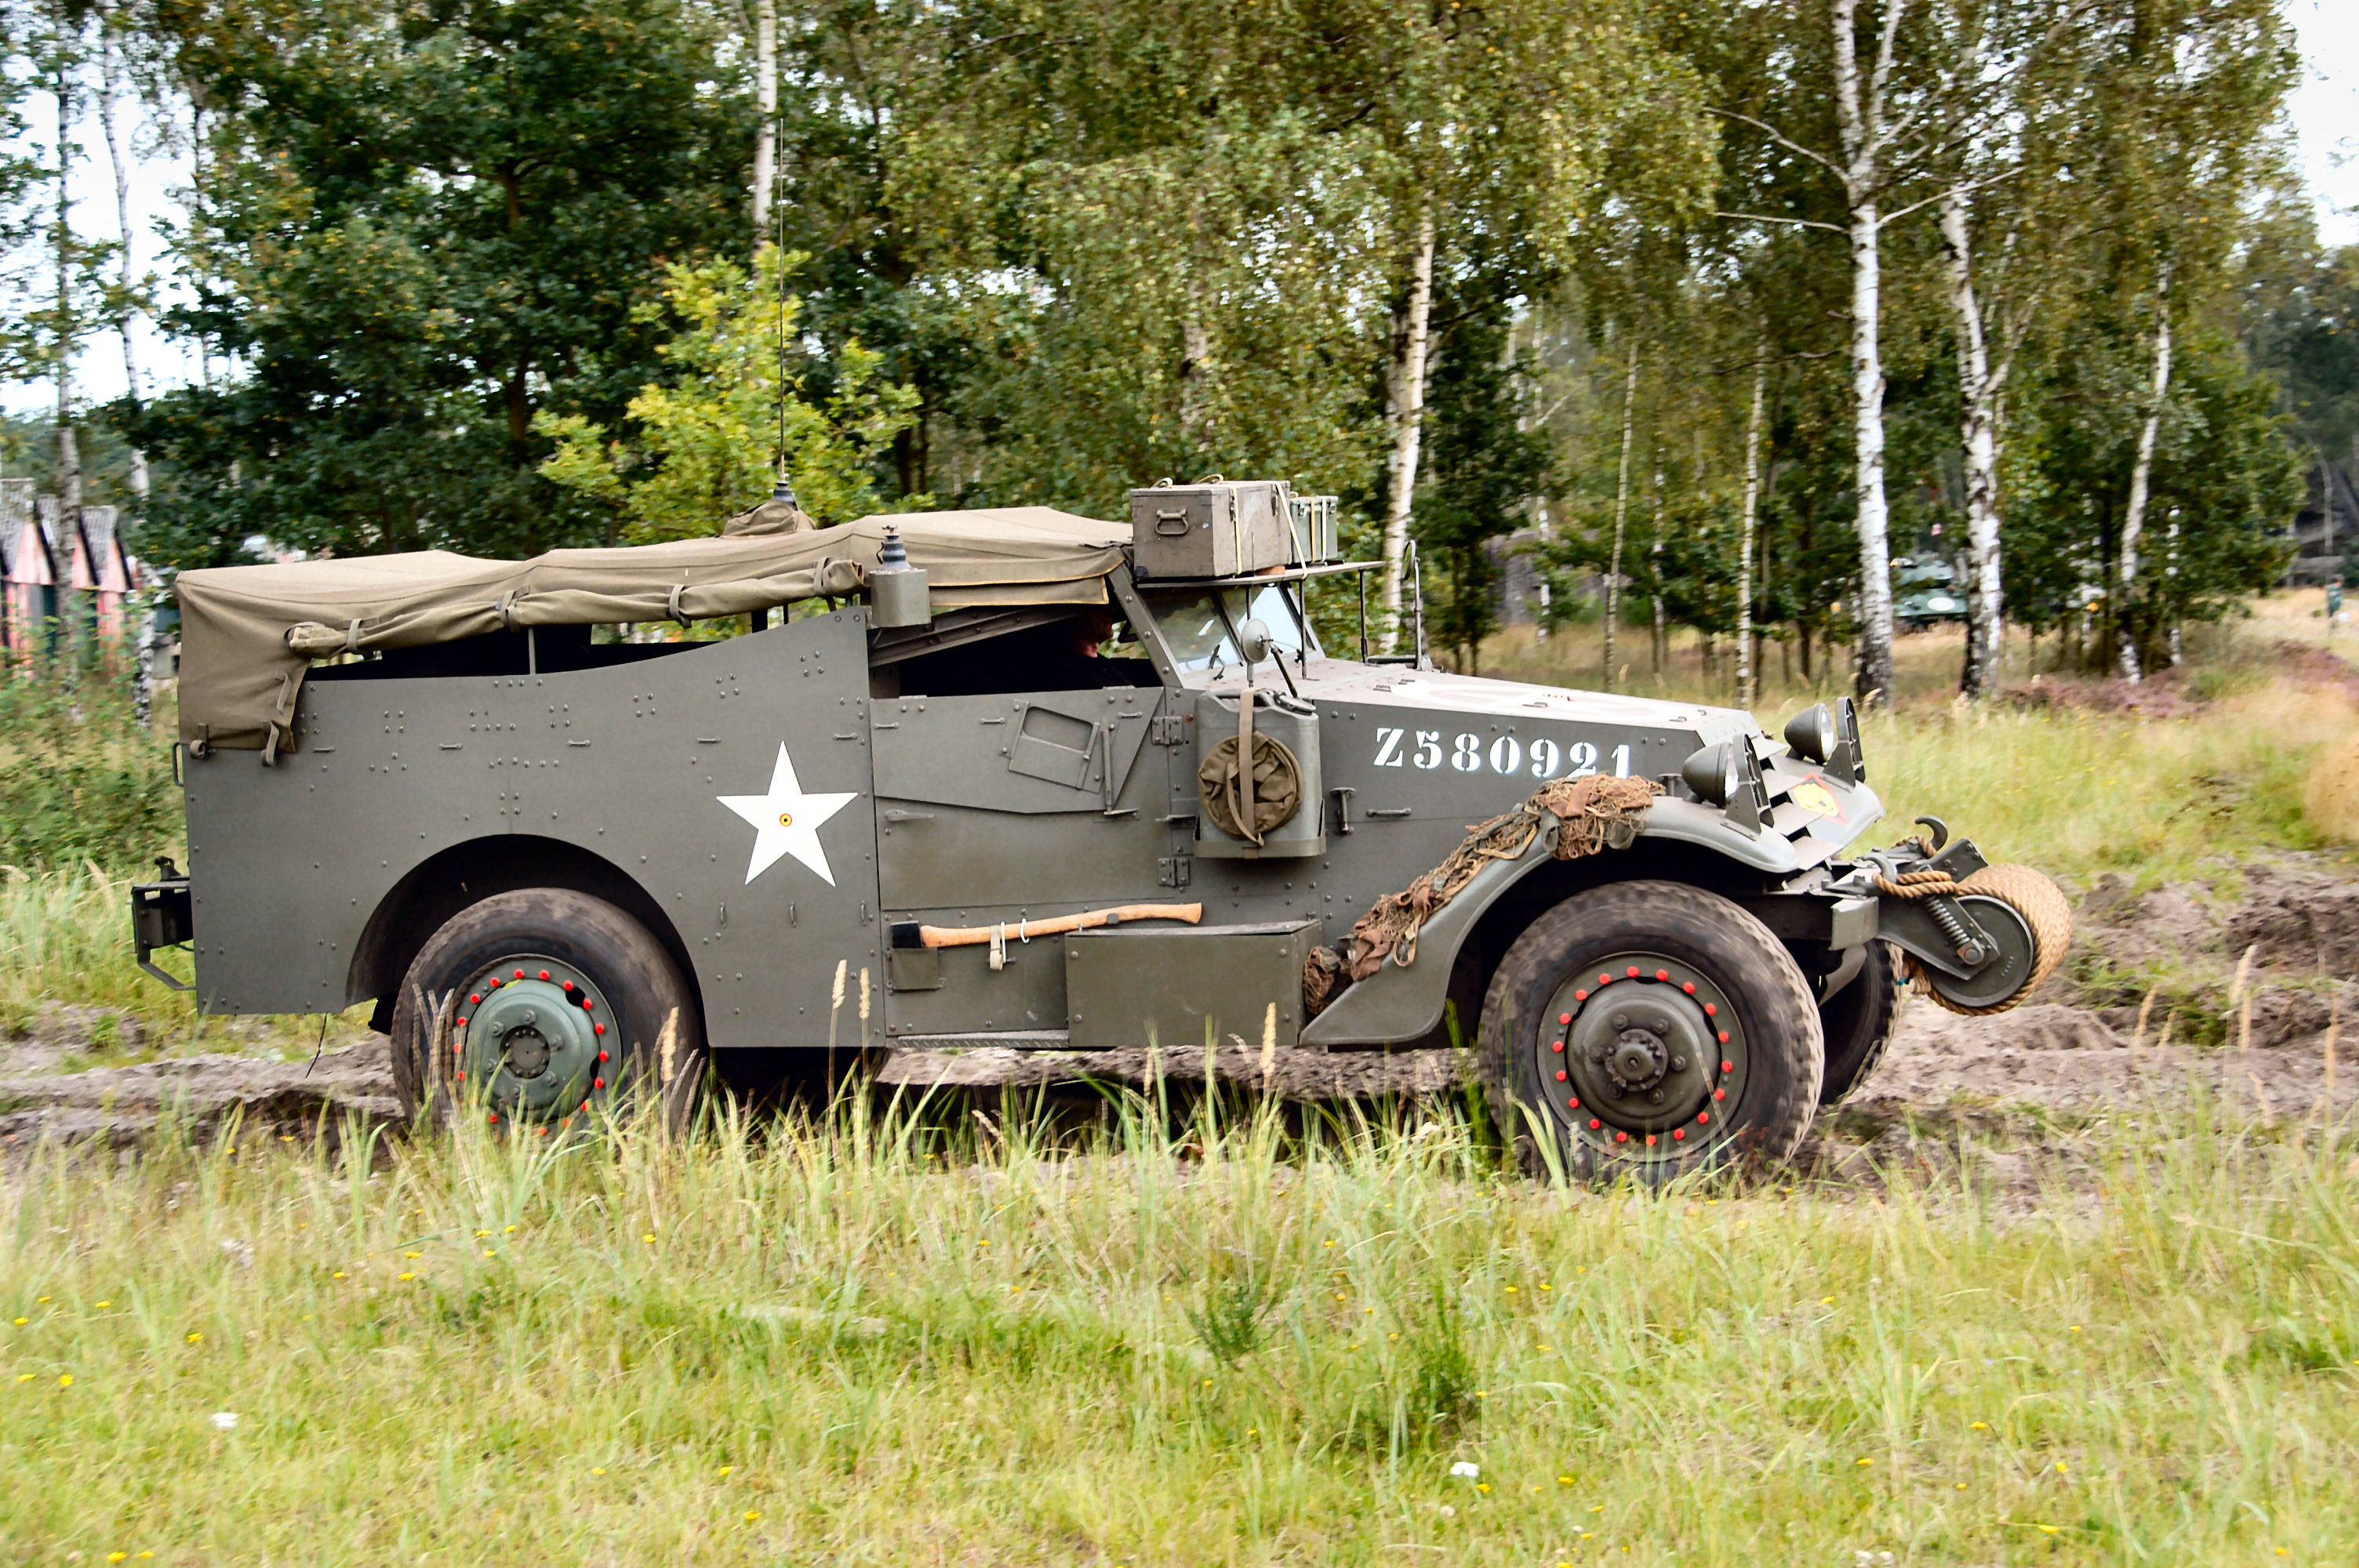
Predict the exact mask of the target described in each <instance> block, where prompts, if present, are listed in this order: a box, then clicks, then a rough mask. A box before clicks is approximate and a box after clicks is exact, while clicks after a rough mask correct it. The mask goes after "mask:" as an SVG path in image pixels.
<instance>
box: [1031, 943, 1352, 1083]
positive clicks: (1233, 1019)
mask: <svg viewBox="0 0 2359 1568" xmlns="http://www.w3.org/2000/svg"><path fill="white" fill-rule="evenodd" d="M1318 939H1319V922H1318V921H1316V920H1295V921H1279V922H1276V923H1273V924H1269V925H1201V926H1195V927H1181V928H1180V929H1178V930H1173V929H1171V928H1169V927H1168V926H1153V927H1150V926H1118V925H1117V926H1104V927H1101V928H1099V929H1097V930H1094V931H1084V932H1081V933H1079V934H1077V935H1071V936H1068V937H1066V938H1065V1007H1066V1024H1067V1027H1068V1028H1069V1030H1070V1031H1071V1038H1070V1043H1071V1045H1072V1046H1073V1047H1074V1048H1075V1049H1080V1050H1104V1049H1109V1048H1112V1047H1114V1046H1122V1045H1145V1044H1149V1043H1150V1042H1151V1043H1153V1044H1159V1045H1163V1046H1167V1047H1169V1046H1173V1045H1201V1044H1204V1032H1205V1029H1206V1027H1207V1025H1209V1026H1210V1027H1211V1028H1212V1032H1213V1033H1214V1035H1215V1037H1216V1038H1217V1039H1219V1040H1220V1041H1221V1042H1222V1043H1223V1044H1228V1043H1229V1042H1228V1037H1229V1036H1230V1035H1232V1034H1234V1035H1236V1036H1237V1037H1238V1038H1239V1039H1241V1040H1244V1041H1245V1043H1246V1044H1247V1045H1248V1046H1250V1047H1252V1048H1254V1049H1259V1048H1260V1045H1261V1043H1262V1038H1263V1034H1264V1032H1265V1031H1266V1030H1269V1029H1271V1028H1272V1027H1273V1026H1274V1027H1275V1029H1276V1031H1277V1048H1278V1049H1279V1050H1281V1051H1282V1050H1285V1049H1287V1048H1288V1047H1289V1046H1291V1045H1292V1044H1294V1037H1295V1035H1296V1034H1297V1033H1299V1031H1300V1029H1301V1027H1302V962H1303V960H1304V959H1305V958H1306V957H1309V956H1310V947H1311V945H1312V944H1313V943H1315V942H1316V941H1318ZM1273 1010H1274V1011H1273Z"/></svg>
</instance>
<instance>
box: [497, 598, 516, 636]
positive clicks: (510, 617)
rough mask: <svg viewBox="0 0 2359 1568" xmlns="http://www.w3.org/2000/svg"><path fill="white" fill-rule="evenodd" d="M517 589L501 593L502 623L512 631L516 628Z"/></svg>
mask: <svg viewBox="0 0 2359 1568" xmlns="http://www.w3.org/2000/svg"><path fill="white" fill-rule="evenodd" d="M500 625H501V626H502V627H504V628H505V629H506V630H507V631H510V632H513V631H515V630H516V589H508V591H507V592H506V593H504V594H502V595H500Z"/></svg>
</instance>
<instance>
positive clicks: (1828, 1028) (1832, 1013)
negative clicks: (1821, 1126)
mask: <svg viewBox="0 0 2359 1568" xmlns="http://www.w3.org/2000/svg"><path fill="white" fill-rule="evenodd" d="M1899 1004H1900V989H1899V981H1898V979H1897V978H1896V977H1895V975H1894V973H1893V964H1892V946H1891V944H1890V943H1888V942H1881V941H1870V942H1869V943H1868V944H1867V951H1866V952H1864V953H1863V954H1862V955H1861V956H1860V961H1859V973H1858V974H1856V975H1854V976H1853V977H1852V979H1851V984H1849V985H1847V986H1845V987H1843V989H1841V990H1839V991H1837V992H1835V994H1834V995H1832V996H1831V997H1829V998H1828V999H1827V1001H1826V1005H1825V1006H1824V1007H1821V1008H1820V1009H1819V1026H1820V1032H1821V1033H1822V1034H1823V1035H1824V1036H1825V1037H1826V1062H1827V1070H1826V1076H1825V1078H1824V1080H1823V1081H1822V1082H1821V1084H1820V1086H1819V1103H1820V1104H1821V1105H1841V1104H1842V1103H1843V1099H1844V1098H1845V1097H1847V1096H1848V1095H1849V1094H1850V1093H1851V1092H1852V1091H1853V1090H1854V1089H1855V1088H1857V1087H1860V1085H1862V1084H1864V1083H1865V1082H1867V1080H1868V1079H1869V1077H1870V1076H1873V1075H1874V1074H1875V1067H1876V1064H1877V1063H1879V1062H1881V1061H1883V1060H1884V1051H1885V1047H1886V1046H1887V1045H1889V1044H1892V1019H1893V1014H1894V1012H1895V1011H1896V1010H1897V1008H1898V1006H1899Z"/></svg>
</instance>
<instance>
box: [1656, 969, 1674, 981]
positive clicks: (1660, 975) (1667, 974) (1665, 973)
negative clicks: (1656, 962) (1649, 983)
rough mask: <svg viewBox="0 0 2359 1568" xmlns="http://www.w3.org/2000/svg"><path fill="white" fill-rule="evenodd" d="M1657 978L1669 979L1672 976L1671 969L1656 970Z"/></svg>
mask: <svg viewBox="0 0 2359 1568" xmlns="http://www.w3.org/2000/svg"><path fill="white" fill-rule="evenodd" d="M1655 978H1656V979H1658V980H1668V979H1670V978H1671V971H1670V970H1669V969H1657V970H1656V971H1655Z"/></svg>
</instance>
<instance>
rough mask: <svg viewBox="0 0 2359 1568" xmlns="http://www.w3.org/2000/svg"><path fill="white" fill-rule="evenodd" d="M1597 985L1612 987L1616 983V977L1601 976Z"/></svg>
mask: <svg viewBox="0 0 2359 1568" xmlns="http://www.w3.org/2000/svg"><path fill="white" fill-rule="evenodd" d="M1597 983H1598V984H1599V985H1601V986H1610V985H1612V984H1613V983H1614V977H1613V976H1612V975H1600V976H1598V977H1597Z"/></svg>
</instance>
